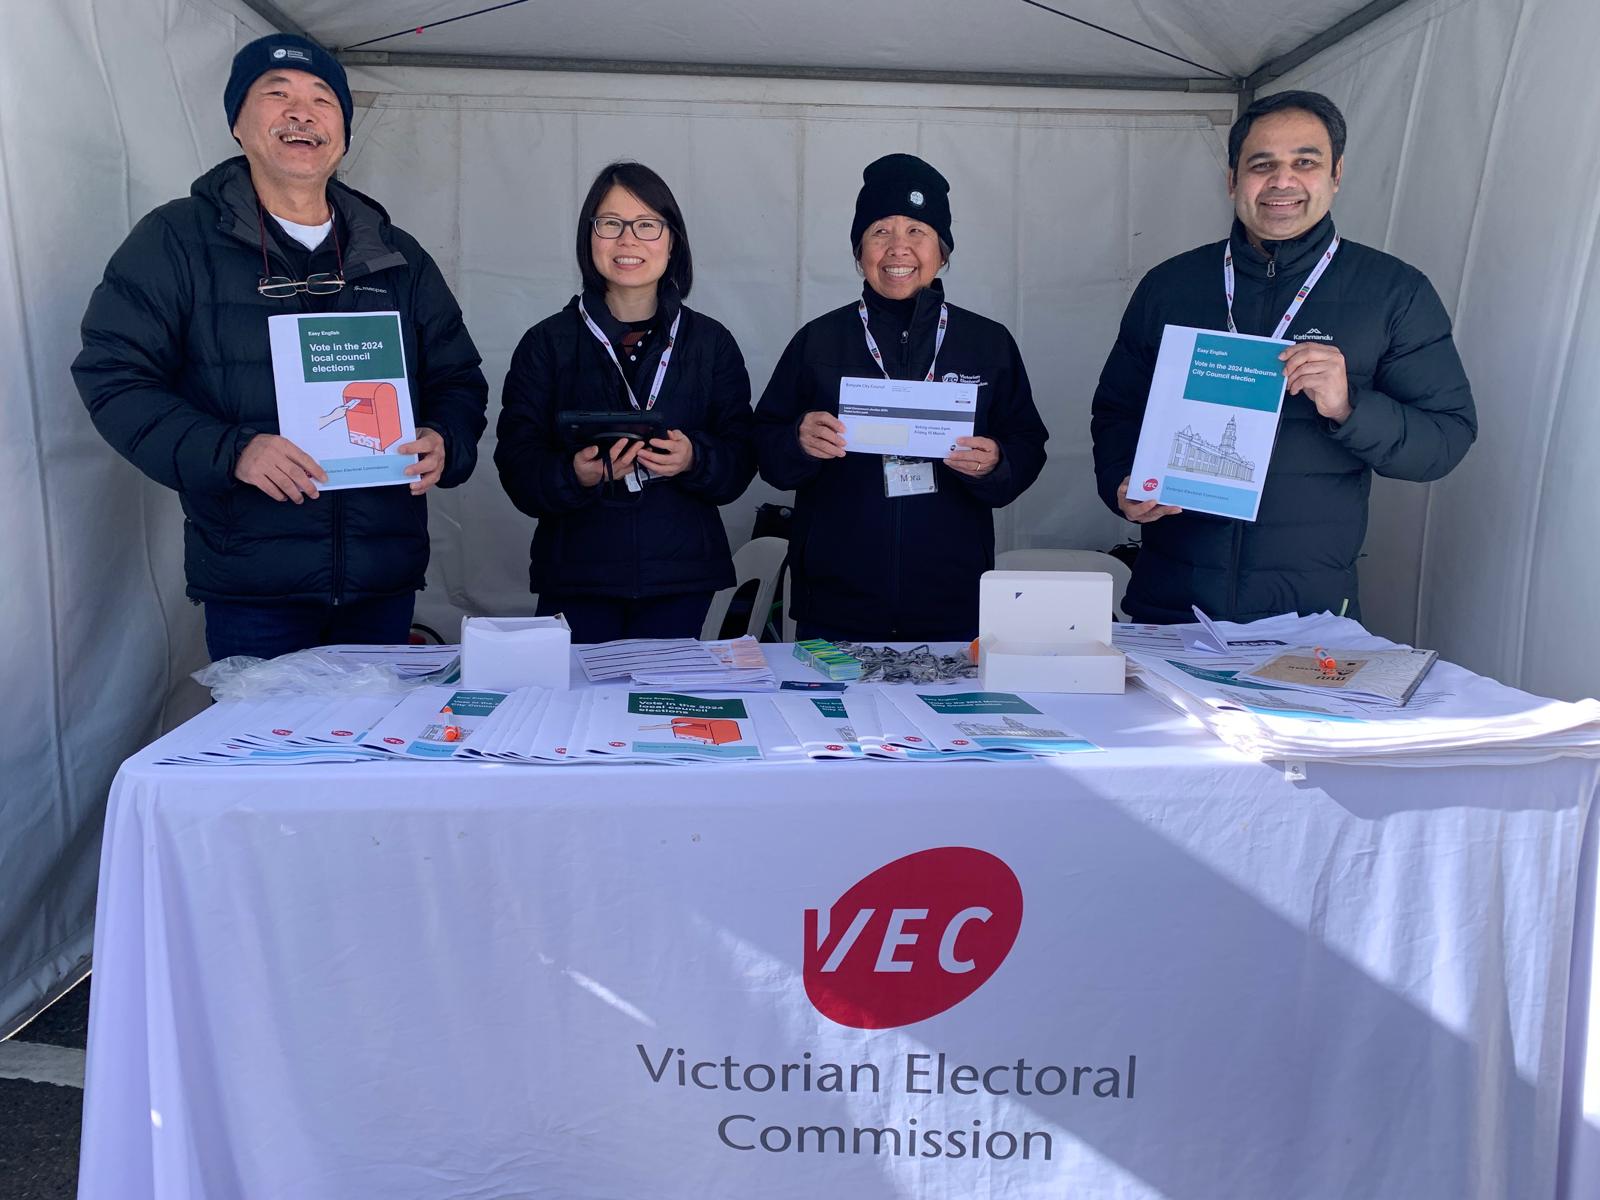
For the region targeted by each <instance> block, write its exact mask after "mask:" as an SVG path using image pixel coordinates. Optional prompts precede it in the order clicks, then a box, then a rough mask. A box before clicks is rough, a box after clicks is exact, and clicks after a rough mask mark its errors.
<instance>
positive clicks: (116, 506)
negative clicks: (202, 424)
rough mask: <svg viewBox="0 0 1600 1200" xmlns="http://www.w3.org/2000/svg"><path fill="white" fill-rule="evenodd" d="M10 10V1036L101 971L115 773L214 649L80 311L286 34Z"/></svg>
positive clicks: (160, 18) (4, 375) (1, 195)
mask: <svg viewBox="0 0 1600 1200" xmlns="http://www.w3.org/2000/svg"><path fill="white" fill-rule="evenodd" d="M6 15H7V17H8V18H9V21H8V24H9V27H10V29H11V30H12V31H13V32H12V36H8V37H6V38H4V39H0V230H3V231H4V235H5V236H3V237H0V423H3V425H4V428H5V429H6V430H7V436H6V438H5V439H4V440H3V441H0V474H3V476H4V478H5V479H6V481H7V486H8V491H9V496H10V499H9V501H8V511H7V519H6V532H5V536H4V537H3V538H0V621H3V623H4V628H5V636H4V637H0V688H4V691H5V694H6V695H9V696H10V697H12V703H11V705H10V709H9V717H8V719H7V725H8V733H7V736H6V738H5V740H4V743H3V745H0V780H3V781H4V782H3V783H0V1034H4V1033H7V1032H9V1031H10V1030H11V1029H12V1028H14V1027H15V1025H16V1024H17V1023H18V1022H19V1021H20V1020H22V1019H24V1018H26V1017H27V1016H29V1015H30V1014H31V1013H33V1012H34V1011H36V1010H37V1009H38V1008H39V1007H41V1006H42V1004H43V1003H45V1002H47V1001H48V1000H49V999H51V998H52V997H53V996H54V995H55V994H56V993H57V992H58V991H59V990H60V989H61V987H62V985H63V984H64V983H65V982H69V981H70V980H72V979H73V978H75V977H76V976H77V975H78V974H81V972H82V970H83V967H84V965H85V964H86V962H87V960H88V956H89V946H90V938H91V934H92V922H93V914H94V899H95V884H96V878H97V875H98V864H99V854H100V830H101V820H102V817H103V815H104V810H105V797H106V791H107V789H108V787H109V785H110V782H111V777H112V775H113V773H114V772H115V771H116V767H117V764H118V763H119V762H120V761H121V760H122V759H123V758H125V757H126V756H127V755H128V754H130V753H132V752H133V751H134V750H135V749H137V748H138V747H140V746H142V745H144V744H145V743H146V742H148V741H149V740H150V739H151V738H152V737H153V736H155V734H156V733H158V732H159V731H160V729H161V727H162V725H163V722H164V721H165V720H167V719H168V717H169V715H170V714H169V713H168V712H167V711H166V710H167V706H168V703H169V702H170V701H171V700H172V699H173V697H174V696H175V695H176V693H177V689H178V686H179V685H180V684H181V683H182V679H183V673H184V672H185V671H187V670H191V669H193V668H194V667H195V666H197V665H199V664H200V663H202V662H203V661H204V649H203V646H202V642H201V638H200V624H199V619H198V610H196V609H193V608H191V606H190V605H189V604H188V603H187V602H186V601H185V600H184V597H183V563H182V550H181V543H180V539H179V530H180V528H181V522H182V518H181V515H180V514H179V512H178V506H177V504H176V502H175V500H174V498H173V496H172V495H171V493H169V492H167V491H166V490H165V489H163V488H161V487H158V486H157V485H156V484H154V483H151V482H149V481H148V480H146V479H145V478H144V476H142V475H141V474H140V473H139V472H138V471H136V470H135V469H134V468H133V467H131V466H130V465H128V464H127V463H126V462H124V461H123V460H122V459H120V458H119V457H117V455H116V454H114V453H113V452H112V451H111V450H110V449H109V448H108V447H107V446H106V444H105V443H104V442H103V441H101V439H100V437H99V435H98V434H96V433H95V431H94V428H93V427H92V426H91V425H90V423H89V419H88V414H87V413H86V412H85V411H84V408H83V405H82V403H81V402H80V401H79V399H78V396H77V392H76V390H75V389H74V388H73V385H72V380H71V378H70V376H69V375H68V373H67V366H68V364H69V363H70V362H71V361H72V357H73V355H74V354H75V353H76V352H77V348H78V322H79V320H80V319H81V318H82V316H83V309H84V305H85V303H86V302H87V300H88V298H89V293H90V291H91V290H92V289H93V287H94V285H95V284H96V283H97V282H98V281H99V278H100V273H101V271H102V270H103V269H104V267H105V263H106V259H107V258H109V257H110V255H111V252H112V251H113V250H114V249H115V248H116V246H117V244H118V243H119V242H120V241H121V240H122V238H123V237H124V236H126V234H127V232H128V230H129V228H130V227H131V225H132V222H133V221H135V220H137V219H138V217H140V216H141V215H143V214H144V213H145V212H147V211H148V210H150V209H151V208H154V207H155V206H156V205H157V204H159V203H161V202H163V201H165V200H169V199H171V198H173V197H174V196H178V195H182V194H183V193H184V192H185V191H187V189H188V185H189V181H190V180H192V179H193V178H194V177H195V176H196V175H197V174H199V172H200V170H201V169H202V168H203V167H205V166H208V165H210V164H211V163H213V162H215V161H216V160H217V159H219V158H221V157H223V156H224V155H225V154H226V153H227V151H228V147H230V146H231V145H232V142H231V140H230V139H229V137H228V133H227V130H226V128H224V127H223V121H222V115H221V103H220V96H221V93H222V85H223V83H224V81H225V80H226V78H227V71H228V60H229V58H230V57H231V55H232V53H233V51H234V49H235V48H236V46H237V45H238V44H241V43H242V42H244V41H247V40H249V39H250V38H251V37H254V36H256V35H257V34H258V33H260V32H264V31H265V29H266V26H265V25H264V24H263V23H262V21H261V20H260V18H258V17H256V16H255V15H254V14H253V13H251V12H249V10H247V9H244V8H242V7H240V8H239V9H237V10H235V9H233V8H228V7H222V6H219V5H218V4H213V3H210V2H209V0H165V2H162V0H139V2H130V0H72V2H66V0H21V2H20V3H19V2H17V0H12V3H10V4H8V6H7V9H6ZM19 32H20V33H21V36H17V34H18V33H19ZM187 686H188V687H189V688H191V689H192V688H193V685H192V684H189V685H187Z"/></svg>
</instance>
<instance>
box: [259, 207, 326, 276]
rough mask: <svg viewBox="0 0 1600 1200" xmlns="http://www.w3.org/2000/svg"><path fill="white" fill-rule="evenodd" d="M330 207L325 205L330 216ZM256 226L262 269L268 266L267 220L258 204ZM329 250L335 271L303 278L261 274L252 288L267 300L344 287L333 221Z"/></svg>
mask: <svg viewBox="0 0 1600 1200" xmlns="http://www.w3.org/2000/svg"><path fill="white" fill-rule="evenodd" d="M332 211H333V210H332V206H331V205H330V206H329V213H330V216H331V214H332ZM335 220H337V219H336V218H335ZM256 227H257V230H258V231H259V232H260V234H261V269H262V271H263V272H265V271H270V270H271V269H272V266H271V264H270V263H269V262H268V261H267V221H266V217H264V216H263V215H262V212H261V205H260V204H259V203H258V204H257V205H256ZM333 252H334V254H335V255H337V256H338V259H339V269H338V271H336V272H333V273H331V274H330V273H329V272H327V271H314V272H313V273H312V274H310V275H307V276H306V277H305V278H304V279H290V278H289V277H288V276H287V275H266V274H263V275H262V276H261V279H260V281H259V282H258V283H257V284H256V291H258V292H260V293H261V294H262V295H263V296H266V297H267V298H268V299H270V300H287V299H288V298H289V297H290V296H293V295H295V294H296V293H298V292H305V293H306V294H307V295H310V296H331V295H332V294H333V293H334V292H337V291H339V290H341V289H342V288H343V287H344V250H343V249H342V248H341V247H340V245H339V228H338V225H337V223H336V224H335V225H334V228H333Z"/></svg>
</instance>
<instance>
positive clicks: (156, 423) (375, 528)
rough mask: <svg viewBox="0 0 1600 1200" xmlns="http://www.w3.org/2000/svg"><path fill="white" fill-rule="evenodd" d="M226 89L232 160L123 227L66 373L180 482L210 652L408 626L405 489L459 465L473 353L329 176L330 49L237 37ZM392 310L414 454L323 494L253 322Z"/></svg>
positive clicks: (426, 261)
mask: <svg viewBox="0 0 1600 1200" xmlns="http://www.w3.org/2000/svg"><path fill="white" fill-rule="evenodd" d="M224 107H225V109H226V111H227V114H228V120H229V124H230V126H231V128H232V129H233V132H234V136H235V138H237V139H238V140H239V142H240V144H241V146H242V147H243V148H244V151H245V153H244V157H242V158H234V159H230V160H229V161H227V162H224V163H222V164H221V165H220V166H217V167H215V168H213V169H212V170H211V171H209V172H207V173H206V174H205V175H203V176H201V178H200V179H198V180H196V181H195V184H194V186H193V188H192V190H191V194H190V195H189V197H188V198H186V199H183V200H175V201H173V202H172V203H170V204H166V205H163V206H162V207H161V208H158V209H156V210H155V211H154V212H152V213H150V214H149V215H148V216H146V217H145V218H144V219H143V220H142V221H140V222H139V224H138V225H137V226H136V227H135V228H134V230H133V232H132V233H130V234H129V235H128V238H127V240H126V241H125V242H124V243H123V244H122V246H121V247H120V248H119V249H118V250H117V252H116V254H115V255H114V256H113V257H112V259H111V263H110V265H109V266H108V267H107V269H106V274H105V279H104V281H103V282H102V283H101V284H100V286H99V287H98V288H96V289H95V293H94V296H93V297H92V299H91V300H90V302H89V309H88V312H87V314H86V315H85V316H84V321H83V351H82V353H80V354H79V355H78V358H77V360H76V361H75V362H74V363H73V368H72V371H73V375H74V377H75V379H76V381H77V384H78V389H79V391H80V392H81V394H82V396H83V400H84V403H85V404H86V405H87V406H88V409H89V413H90V416H91V417H92V418H93V420H94V423H95V427H96V428H97V429H98V430H99V431H100V433H101V434H102V436H104V437H105V439H106V440H107V441H108V442H110V443H111V445H112V446H113V447H114V448H115V449H116V450H117V451H118V452H119V453H121V454H122V455H123V456H124V457H126V458H127V459H128V460H129V461H131V462H132V463H133V464H134V465H135V466H137V467H138V468H139V469H140V470H142V471H143V472H144V473H145V474H147V475H149V476H150V477H151V478H152V479H154V480H156V481H157V482H159V483H162V484H165V485H166V486H168V487H170V488H173V489H175V490H176V491H177V492H178V495H179V498H180V500H181V502H182V505H183V510H184V515H185V517H186V520H185V522H184V565H185V570H186V574H187V577H188V594H189V596H190V597H191V598H192V599H194V600H196V601H198V602H201V603H203V604H204V605H205V607H206V641H207V646H208V648H209V649H210V651H211V656H212V658H213V659H219V658H224V657H227V656H229V655H232V654H253V655H257V656H260V657H272V656H275V655H277V654H282V653H286V652H288V651H290V650H296V649H302V648H304V647H307V646H312V645H319V644H325V643H329V642H398V641H404V640H405V639H406V637H407V635H408V632H409V630H410V625H411V613H412V607H413V604H414V602H415V598H416V592H417V590H418V589H419V588H420V587H422V586H423V572H424V570H425V568H426V567H427V563H428V513H427V501H426V500H425V499H424V498H423V495H422V493H423V492H425V491H427V490H428V488H430V487H431V486H433V485H434V484H435V483H437V484H439V485H440V486H443V487H450V486H453V485H455V484H458V483H461V482H462V481H464V480H465V479H466V478H467V477H468V476H469V475H470V474H471V473H472V469H473V466H474V464H475V463H476V461H477V442H478V438H479V436H480V435H481V434H482V432H483V429H484V424H485V415H484V414H485V408H486V406H487V397H488V387H487V384H486V383H485V381H484V378H483V373H482V372H481V371H480V370H479V367H478V364H479V358H478V353H477V350H476V349H475V348H474V347H473V344H472V339H471V338H470V337H469V336H468V334H467V331H466V329H465V327H464V326H463V325H462V322H461V310H460V309H459V308H458V307H457V305H456V302H455V299H454V297H453V296H452V295H451V294H450V289H449V287H448V286H447V285H446V284H445V281H444V278H443V277H442V276H441V275H440V273H439V269H438V267H436V266H435V265H434V263H433V260H432V259H431V258H429V257H428V255H427V254H426V253H425V252H424V251H423V249H422V248H421V247H420V246H419V245H418V244H417V243H416V241H415V240H414V239H412V238H411V237H410V236H409V235H408V234H406V233H404V232H403V231H402V230H400V229H397V228H396V227H395V226H393V225H391V224H390V222H389V218H388V215H387V214H386V213H385V212H384V211H383V209H382V208H380V207H379V206H378V205H377V204H376V203H375V202H373V201H372V200H370V199H369V198H367V197H366V196H363V195H362V194H361V193H359V192H357V191H354V190H353V189H351V188H348V187H345V186H344V185H342V184H339V183H337V182H334V181H333V178H332V176H333V171H334V169H335V168H336V167H337V165H338V163H339V160H340V159H341V158H342V157H343V155H344V150H345V148H346V147H347V145H348V139H349V120H350V116H351V112H352V106H351V99H350V92H349V88H348V85H347V84H346V82H345V76H344V69H343V68H342V67H340V66H339V64H338V63H337V62H336V61H335V60H334V59H333V58H332V56H331V55H329V54H327V52H326V51H324V50H322V49H321V48H320V47H318V46H316V45H315V44H314V43H312V42H309V41H306V40H305V39H303V38H297V37H293V36H290V35H286V34H284V35H277V34H275V35H271V36H269V37H265V38H261V39H259V40H257V41H255V42H252V43H251V44H250V45H248V46H246V47H245V48H244V49H243V50H241V51H240V52H239V54H238V56H237V57H236V58H235V60H234V67H233V74H232V77H231V78H230V80H229V83H228V90H227V93H226V94H225V97H224ZM268 277H281V281H280V283H279V284H278V285H277V286H275V287H274V286H270V285H268V284H267V279H268ZM308 280H309V281H313V288H314V290H313V288H305V287H299V288H295V287H287V288H286V287H285V286H283V284H284V283H285V282H290V283H295V284H299V283H301V282H302V281H308ZM337 281H342V283H340V282H337ZM263 286H266V287H267V291H266V292H263V290H262V287H263ZM280 292H287V295H285V296H281V297H280V296H278V295H277V293H280ZM393 310H398V312H399V313H400V326H401V331H402V337H403V341H404V349H405V361H406V373H407V377H408V383H409V385H410V390H411V397H412V404H413V409H414V416H415V421H416V428H417V439H416V441H415V442H413V443H408V444H406V445H402V446H399V447H397V448H396V449H397V450H398V452H400V453H410V454H416V455H418V456H419V457H418V461H417V462H416V463H415V464H414V465H413V466H411V467H409V468H407V473H408V474H411V475H412V476H413V477H414V478H413V481H412V482H411V483H410V485H409V487H406V486H398V485H391V486H386V487H367V488H358V489H352V490H347V491H334V492H331V493H329V494H328V495H325V496H319V494H318V490H317V486H316V485H317V482H318V481H319V480H322V481H325V480H326V476H325V473H324V472H323V471H322V470H321V468H320V467H318V465H317V463H316V461H315V460H314V459H312V458H311V457H310V456H309V455H307V454H306V453H305V452H304V451H303V450H301V449H300V448H299V447H297V446H295V445H294V444H293V443H292V442H290V441H289V440H288V439H286V438H283V437H280V436H278V434H277V429H278V417H277V404H276V399H275V393H274V389H273V374H272V355H271V349H270V345H269V341H268V333H267V329H268V324H267V321H268V318H269V317H272V316H275V315H278V314H284V313H315V312H338V313H348V312H365V311H393Z"/></svg>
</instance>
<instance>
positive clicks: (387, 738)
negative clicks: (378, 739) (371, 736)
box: [383, 737, 406, 746]
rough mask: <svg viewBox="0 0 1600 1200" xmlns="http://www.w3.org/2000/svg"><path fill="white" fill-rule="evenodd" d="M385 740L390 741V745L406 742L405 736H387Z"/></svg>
mask: <svg viewBox="0 0 1600 1200" xmlns="http://www.w3.org/2000/svg"><path fill="white" fill-rule="evenodd" d="M383 740H384V741H386V742H388V743H389V745H391V746H404V745H405V744H406V740H405V738H391V737H386V738H384V739H383Z"/></svg>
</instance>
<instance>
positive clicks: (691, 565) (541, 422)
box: [494, 288, 756, 598]
mask: <svg viewBox="0 0 1600 1200" xmlns="http://www.w3.org/2000/svg"><path fill="white" fill-rule="evenodd" d="M584 307H585V308H586V309H587V310H588V312H589V314H590V316H592V317H593V318H594V319H595V322H596V324H598V325H600V326H601V328H602V329H605V330H607V331H608V332H610V333H613V334H615V335H617V336H620V331H621V328H622V327H620V326H618V324H617V322H616V321H615V320H614V319H613V318H612V317H611V314H610V313H609V312H608V311H607V310H606V306H605V300H604V298H602V297H600V296H598V295H591V296H588V297H586V298H585V301H584ZM680 310H681V312H682V314H683V320H682V323H681V324H680V325H679V327H678V340H677V342H676V343H675V344H674V345H673V347H672V358H671V360H670V361H669V362H668V364H667V372H666V376H665V378H664V379H663V380H662V384H661V394H660V396H659V397H657V399H656V405H655V408H654V410H653V411H654V412H656V413H659V414H660V415H661V416H663V417H665V418H666V420H667V423H668V426H669V427H670V428H673V429H680V430H682V431H683V433H684V434H685V435H686V436H687V437H688V438H689V440H690V441H691V442H693V443H694V460H693V462H692V463H691V464H690V466H689V469H688V470H687V471H685V472H684V473H683V474H681V475H676V476H671V477H668V478H664V479H656V480H652V481H651V482H649V483H647V484H645V485H644V488H643V490H642V491H639V492H630V491H628V490H627V489H626V488H625V487H624V486H623V485H622V483H621V482H620V481H617V482H613V483H609V484H607V483H602V484H599V485H596V486H595V487H592V488H586V487H584V486H583V485H582V484H580V483H579V482H578V476H577V472H576V471H574V470H573V467H572V457H573V455H574V453H576V451H577V449H578V447H576V446H573V445H569V444H567V443H566V442H565V441H564V440H563V439H562V438H561V436H560V434H559V432H558V430H557V428H556V414H557V413H559V412H562V411H564V410H568V409H573V410H582V411H589V412H628V411H630V410H631V406H630V404H629V402H628V395H627V390H626V388H625V387H624V384H623V381H622V376H621V374H620V373H619V372H618V371H617V366H616V364H615V363H613V362H612V361H611V358H610V356H609V355H607V354H606V350H605V347H604V346H602V345H601V344H600V342H599V340H598V339H597V338H596V337H595V336H594V335H593V334H592V333H590V332H589V329H588V327H587V326H586V325H585V324H584V323H583V318H582V316H581V315H579V313H578V297H576V296H574V297H573V298H572V300H571V301H570V302H569V303H568V304H567V306H566V307H565V308H564V309H562V310H561V311H560V312H558V313H556V314H555V315H554V316H551V317H547V318H545V319H544V320H543V321H540V322H539V324H537V325H535V326H534V327H533V328H532V329H530V330H528V332H527V333H525V334H524V335H523V337H522V341H521V342H520V343H519V344H518V346H517V350H516V353H515V354H513V355H512V356H511V369H510V371H509V372H507V374H506V386H505V395H504V401H503V404H502V406H501V409H500V423H499V425H498V427H497V440H498V445H496V447H495V452H494V461H495V466H496V467H498V468H499V471H500V482H501V484H502V485H503V486H504V487H505V489H506V494H507V495H508V496H510V497H511V502H512V503H513V504H515V505H516V506H517V507H518V508H519V509H521V510H522V511H523V512H525V513H527V514H528V515H529V516H530V517H537V518H538V519H539V524H538V526H537V527H536V528H535V529H534V532H533V546H532V561H531V563H530V566H529V571H528V577H529V583H530V585H531V587H532V589H533V590H534V591H535V592H542V591H549V592H559V593H561V594H563V595H581V596H611V597H619V598H640V597H645V596H671V595H679V594H682V593H684V592H698V591H715V590H716V589H717V588H722V587H729V586H731V585H732V584H733V582H734V578H733V560H732V556H731V555H730V554H729V552H728V535H727V533H726V532H725V531H724V530H723V526H722V517H721V514H720V513H718V511H717V506H718V505H719V504H731V503H732V502H733V501H735V500H737V499H738V498H739V497H740V496H741V495H743V494H744V490H745V488H747V487H748V486H749V485H750V480H751V479H752V478H754V476H755V473H756V462H755V449H754V447H753V446H752V445H751V441H750V425H751V415H750V376H749V374H748V372H746V370H745V366H744V356H743V355H741V354H740V353H739V346H738V343H736V342H735V341H734V340H733V335H732V334H731V333H729V332H728V331H727V330H726V329H725V328H723V326H722V325H721V324H719V323H718V322H716V321H714V320H712V319H711V318H710V317H708V316H706V315H705V314H703V313H698V312H695V311H694V310H693V309H690V308H683V307H681V306H680V302H679V300H678V299H677V295H676V293H675V292H673V291H671V290H670V289H668V288H663V289H662V291H661V295H660V298H659V302H658V308H657V312H656V316H657V318H658V320H657V321H656V322H655V324H654V326H653V328H652V332H651V335H650V337H649V338H648V339H647V341H646V342H645V343H644V346H643V349H642V352H641V355H640V362H639V366H638V385H637V392H638V395H639V402H640V403H641V404H643V403H645V402H646V396H647V395H648V393H649V390H650V383H651V381H652V380H653V379H654V378H655V373H656V366H657V364H658V363H659V362H660V360H661V351H662V349H663V348H664V346H665V343H666V333H667V330H668V329H669V328H670V326H671V325H672V320H673V318H674V317H675V316H676V315H677V314H678V313H679V312H680Z"/></svg>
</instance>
